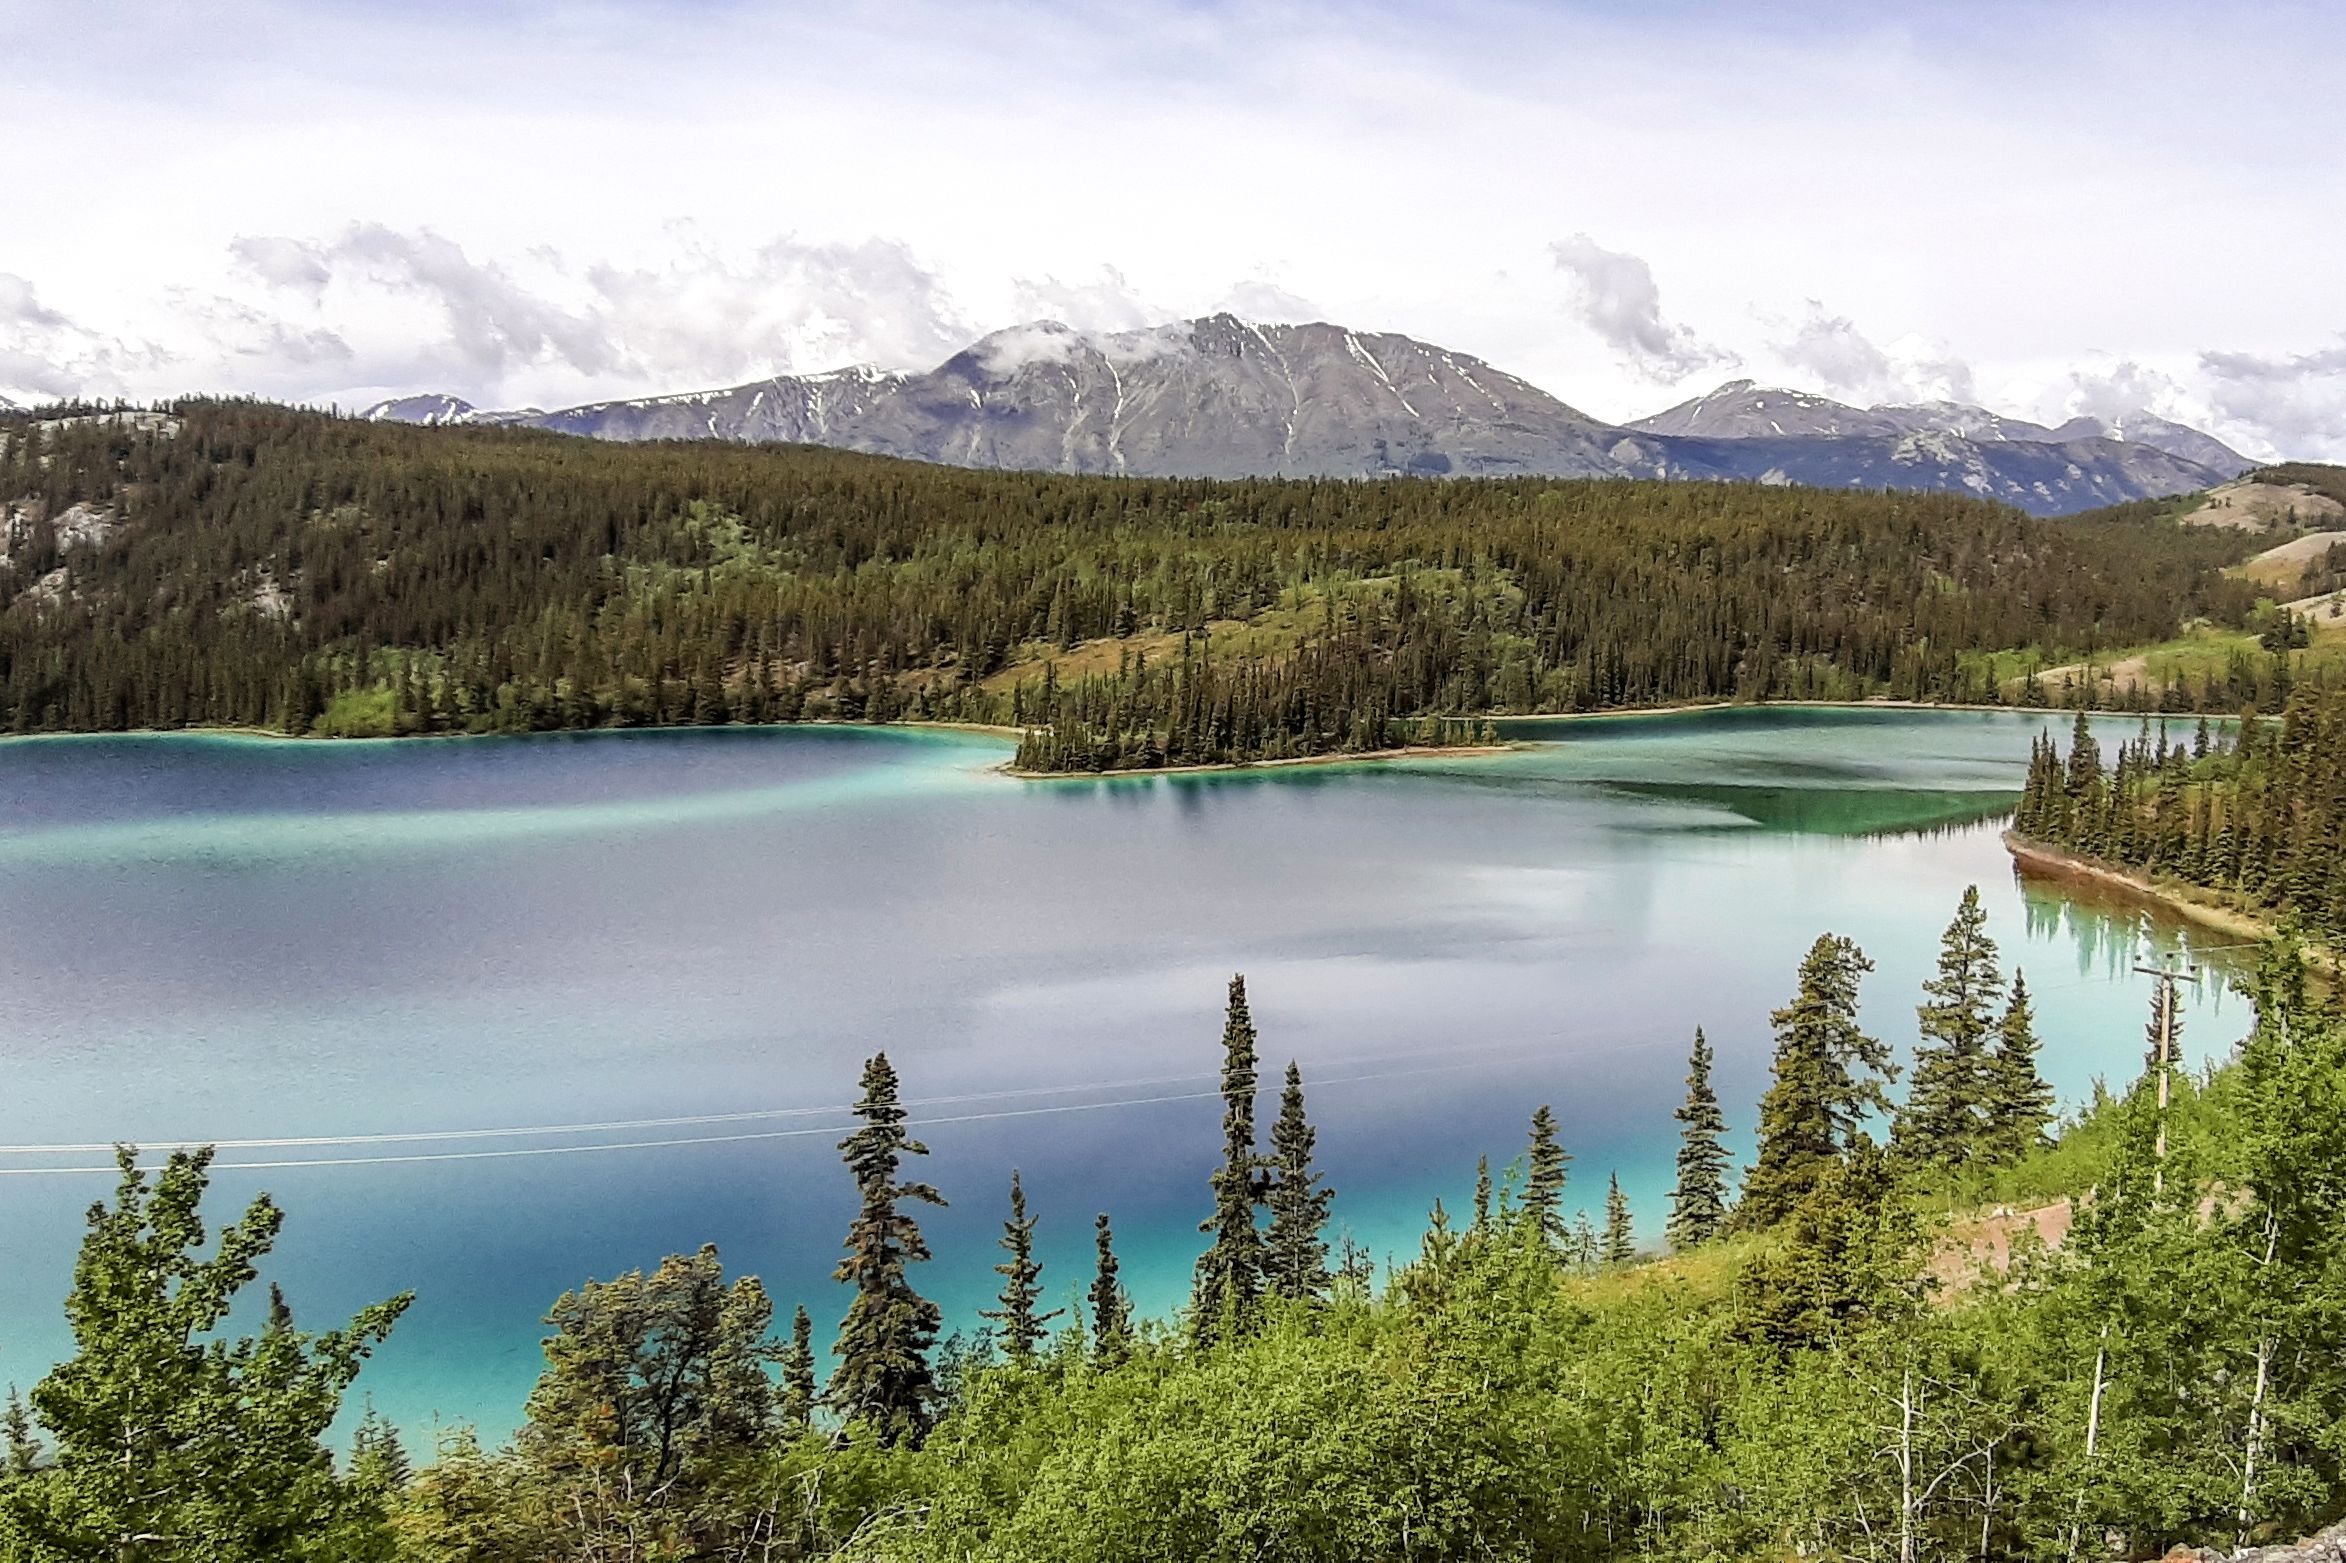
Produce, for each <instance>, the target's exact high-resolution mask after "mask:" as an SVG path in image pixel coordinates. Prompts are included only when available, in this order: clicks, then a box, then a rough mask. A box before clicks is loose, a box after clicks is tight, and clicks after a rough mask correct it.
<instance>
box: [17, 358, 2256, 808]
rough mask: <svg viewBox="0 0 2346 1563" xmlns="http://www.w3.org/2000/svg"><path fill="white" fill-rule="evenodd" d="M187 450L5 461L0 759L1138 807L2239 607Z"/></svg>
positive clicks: (1687, 506) (1514, 545) (2054, 528)
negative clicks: (24, 735)
mask: <svg viewBox="0 0 2346 1563" xmlns="http://www.w3.org/2000/svg"><path fill="white" fill-rule="evenodd" d="M170 411H171V414H172V417H171V418H170V419H168V420H159V419H152V418H149V419H144V420H141V419H137V418H131V417H125V416H120V415H110V416H109V415H89V416H83V417H80V418H73V419H51V420H48V423H47V425H46V427H45V431H44V428H43V426H42V425H39V424H37V423H36V421H35V420H34V419H32V418H30V417H24V416H11V417H9V418H7V419H5V420H0V447H4V448H0V508H4V509H5V511H6V514H7V517H8V525H7V546H6V550H5V553H6V564H5V567H4V568H0V729H5V730H13V731H20V732H21V731H46V730H106V729H121V728H131V727H165V728H168V727H180V726H186V725H191V724H230V725H239V726H251V727H262V728H273V729H277V730H281V731H287V732H294V733H323V734H342V733H347V734H384V733H436V732H487V731H525V730H532V729H546V728H576V727H590V726H603V725H622V726H627V725H644V724H655V723H717V722H736V721H741V722H767V721H795V720H801V719H808V718H830V719H836V720H854V721H893V720H900V719H921V718H927V719H953V720H967V721H980V722H992V723H1006V724H1015V725H1017V726H1020V727H1022V728H1031V729H1035V730H1037V731H1038V732H1042V731H1044V730H1049V736H1047V737H1045V738H1041V739H1038V743H1039V744H1040V745H1041V746H1042V748H1043V750H1044V751H1045V753H1044V754H1043V756H1042V757H1043V758H1044V759H1045V760H1046V761H1047V762H1048V763H1049V764H1051V765H1052V766H1053V767H1054V768H1057V767H1061V766H1075V767H1085V768H1088V767H1094V766H1097V767H1109V768H1112V767H1121V766H1128V765H1137V764H1145V763H1154V762H1155V761H1157V760H1160V759H1167V758H1170V759H1177V760H1181V761H1192V762H1195V761H1220V760H1229V759H1240V758H1260V757H1279V756H1289V755H1307V754H1316V753H1328V752H1337V751H1343V750H1349V749H1357V748H1361V747H1383V746H1387V745H1391V744H1396V743H1404V744H1405V743H1412V742H1419V741H1422V740H1423V736H1424V735H1427V734H1431V735H1433V736H1435V737H1437V738H1442V737H1446V736H1455V732H1456V729H1455V728H1451V727H1445V726H1444V725H1443V724H1441V723H1440V722H1435V723H1433V724H1432V725H1430V726H1428V725H1426V724H1425V723H1424V721H1423V719H1425V718H1441V717H1464V716H1479V715H1481V714H1483V713H1487V712H1494V711H1571V710H1594V709H1605V708H1613V707H1624V706H1640V705H1652V704H1657V703H1663V702H1669V701H1678V700H1695V699H1754V700H1757V699H1842V698H1860V697H1866V696H1874V695H1893V696H1901V697H1906V698H1912V699H1926V700H1958V701H1967V702H1996V701H1999V700H2001V699H2003V698H2004V697H2005V694H2006V692H2007V688H2008V680H2009V679H2010V678H2011V677H2015V676H2017V674H2018V673H2019V672H2020V671H2021V668H2020V667H2018V666H2013V665H1999V663H1998V662H1997V660H1996V659H1995V658H1994V657H1993V656H1992V655H1991V654H1992V653H1996V652H2010V651H2014V650H2018V649H2020V648H2037V650H2038V651H2039V652H2041V653H2042V656H2043V657H2044V658H2057V657H2062V656H2077V655H2082V654H2090V653H2092V652H2094V651H2097V650H2101V649H2106V648H2110V647H2115V646H2122V645H2130V644H2135V643H2140V642H2143V641H2147V640H2156V639H2160V638H2163V637H2165V636H2168V635H2171V634H2173V633H2174V632H2175V631H2176V629H2177V627H2178V626H2179V625H2180V624H2181V623H2182V622H2183V621H2184V620H2185V619H2187V618H2190V617H2194V616H2207V617H2212V618H2214V619H2217V620H2220V621H2222V622H2226V623H2232V622H2239V621H2241V619H2242V616H2243V615H2244V614H2245V613H2246V612H2247V611H2248V609H2249V607H2250V588H2248V587H2247V586H2246V585H2245V584H2244V583H2240V582H2237V581H2232V580H2228V579H2226V578H2224V577H2223V576H2222V575H2221V574H2220V573H2219V570H2218V567H2219V566H2221V565H2224V564H2227V563H2230V562H2232V561H2233V560H2234V559H2235V558H2236V557H2237V556H2238V555H2239V553H2240V552H2241V551H2242V549H2244V548H2245V547H2246V546H2247V545H2246V544H2245V543H2244V542H2243V541H2242V540H2241V539H2239V538H2237V537H2233V536H2228V535H2223V534H2216V533H2211V532H2208V531H2206V530H2192V529H2183V528H2176V527H2172V526H2167V525H2160V524H2152V523H2143V524H2126V523H2106V522H2105V523H2097V524H2084V523H2075V522H2062V521H2040V520H2034V519H2031V518H2029V517H2027V516H2024V515H2022V514H2020V513H2019V512H2018V511H2014V510H2009V509H2005V508H2001V507H1998V506H1994V505H1989V504H1985V503H1981V502H1977V501H1971V500H1965V499H1958V498H1954V497H1950V496H1944V495H1921V494H1877V493H1839V492H1822V491H1814V490H1802V489H1791V488H1776V487H1767V486H1761V485H1705V484H1672V483H1628V482H1561V483H1560V482H1551V481H1535V480H1523V481H1505V482H1500V481H1491V482H1483V481H1476V482H1432V481H1409V480H1394V481H1388V482H1375V483H1357V482H1340V481H1316V482H1312V481H1257V482H1184V481H1158V480H1150V481H1138V480H1123V479H1103V478H1074V477H1061V476H1052V475H1045V474H1029V473H997V472H971V471H962V470H958V469H953V468H945V467H931V466H924V465H920V464H916V463H908V462H897V461H889V460H884V459H880V458H875V457H865V456H858V455H853V454H848V453H844V452H837V451H828V450H815V449H803V448H778V447H763V448H760V447H747V446H740V445H729V444H722V443H717V442H707V443H693V444H651V445H621V444H611V443H602V442H596V441H588V440H573V439H565V438H563V437H560V436H557V435H551V434H545V433H541V432H537V431H525V430H500V429H488V428H457V429H428V428H418V427H412V426H405V425H395V424H372V423H364V422H358V421H353V420H349V419H337V418H331V417H327V416H324V415H320V414H315V413H309V412H302V411H296V410H292V409H287V408H282V407H275V406H268V405H264V404H257V403H248V402H188V403H183V404H179V405H177V406H174V407H173V408H172V409H170ZM2006 660H2007V663H2009V661H2010V659H2006ZM2174 698H2176V699H2187V698H2192V697H2191V695H2190V693H2189V692H2178V693H2177V694H2176V695H2175V696H2174Z"/></svg>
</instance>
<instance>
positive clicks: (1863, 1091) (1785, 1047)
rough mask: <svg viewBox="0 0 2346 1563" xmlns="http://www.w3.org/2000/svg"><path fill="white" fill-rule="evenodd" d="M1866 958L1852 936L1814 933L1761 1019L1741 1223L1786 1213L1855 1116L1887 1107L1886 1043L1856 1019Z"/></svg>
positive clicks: (1853, 1128) (1835, 1153)
mask: <svg viewBox="0 0 2346 1563" xmlns="http://www.w3.org/2000/svg"><path fill="white" fill-rule="evenodd" d="M1873 965H1874V963H1873V962H1872V961H1870V960H1867V959H1866V957H1865V952H1863V951H1862V950H1860V949H1858V947H1857V946H1856V944H1855V943H1854V942H1852V941H1850V940H1848V939H1844V938H1842V937H1840V936H1839V935H1837V934H1825V935H1822V936H1821V937H1819V938H1818V940H1817V942H1816V943H1815V944H1814V945H1812V946H1810V947H1809V952H1808V955H1807V956H1806V958H1804V959H1803V960H1802V961H1801V963H1800V987H1799V991H1798V992H1797V993H1796V994H1795V995H1794V997H1793V1000H1792V1002H1791V1003H1790V1004H1787V1005H1786V1006H1784V1007H1783V1008H1782V1009H1780V1010H1777V1011H1775V1013H1774V1014H1772V1015H1770V1016H1769V1017H1768V1018H1769V1020H1770V1022H1771V1023H1772V1024H1773V1025H1774V1027H1775V1030H1776V1053H1775V1059H1774V1063H1773V1071H1774V1079H1773V1080H1772V1081H1771V1082H1770V1083H1769V1085H1768V1089H1767V1094H1766V1095H1764V1096H1762V1097H1761V1098H1760V1110H1759V1155H1758V1158H1757V1159H1756V1160H1755V1161H1754V1162H1753V1164H1752V1168H1751V1172H1750V1174H1749V1175H1748V1176H1747V1177H1746V1178H1745V1179H1744V1184H1743V1199H1742V1203H1741V1204H1739V1205H1738V1206H1737V1207H1736V1212H1735V1215H1736V1221H1737V1222H1738V1224H1740V1225H1742V1226H1744V1227H1745V1228H1747V1229H1751V1230H1758V1229H1762V1228H1766V1227H1771V1226H1774V1225H1775V1224H1776V1223H1777V1222H1779V1221H1782V1220H1783V1219H1784V1218H1785V1217H1786V1216H1788V1215H1790V1214H1791V1213H1792V1211H1793V1209H1794V1207H1795V1206H1797V1205H1798V1204H1799V1203H1800V1201H1801V1200H1802V1199H1803V1198H1804V1197H1805V1196H1806V1195H1807V1194H1808V1192H1809V1191H1810V1190H1811V1189H1813V1188H1815V1187H1816V1185H1817V1183H1818V1181H1819V1180H1820V1179H1822V1178H1823V1177H1824V1176H1825V1175H1826V1173H1827V1172H1828V1171H1829V1170H1830V1169H1831V1168H1832V1167H1833V1166H1834V1165H1835V1164H1836V1163H1837V1162H1838V1161H1839V1160H1840V1158H1841V1156H1842V1154H1843V1153H1844V1152H1845V1151H1846V1150H1847V1149H1848V1148H1849V1147H1850V1146H1851V1145H1852V1144H1853V1143H1855V1141H1856V1139H1857V1138H1858V1125H1859V1123H1860V1122H1862V1121H1863V1119H1864V1116H1865V1114H1866V1113H1867V1112H1868V1111H1869V1110H1876V1111H1878V1110H1881V1109H1884V1108H1886V1107H1887V1106H1888V1098H1887V1097H1885V1096H1884V1094H1883V1092H1882V1082H1883V1080H1884V1079H1885V1078H1888V1077H1890V1076H1891V1075H1893V1074H1894V1073H1895V1069H1894V1067H1893V1066H1892V1064H1891V1063H1890V1055H1889V1050H1888V1049H1887V1048H1885V1047H1884V1046H1883V1045H1882V1043H1881V1042H1880V1041H1879V1040H1878V1039H1876V1038H1874V1037H1869V1036H1867V1035H1866V1034H1865V1033H1864V1032H1862V1031H1860V1030H1859V1029H1858V1027H1857V985H1858V983H1859V981H1860V980H1861V979H1862V978H1863V977H1864V976H1865V974H1866V973H1867V972H1869V971H1871V970H1873Z"/></svg>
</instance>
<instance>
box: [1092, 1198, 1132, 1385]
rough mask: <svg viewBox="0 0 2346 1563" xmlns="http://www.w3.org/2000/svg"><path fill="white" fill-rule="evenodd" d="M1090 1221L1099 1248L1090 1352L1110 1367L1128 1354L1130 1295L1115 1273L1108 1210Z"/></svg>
mask: <svg viewBox="0 0 2346 1563" xmlns="http://www.w3.org/2000/svg"><path fill="white" fill-rule="evenodd" d="M1092 1225H1093V1237H1094V1240H1095V1241H1096V1242H1097V1244H1098V1246H1099V1251H1100V1262H1099V1268H1098V1270H1097V1271H1096V1272H1094V1274H1093V1276H1092V1289H1091V1305H1092V1355H1093V1357H1094V1358H1095V1359H1096V1360H1097V1361H1098V1362H1099V1364H1100V1366H1102V1367H1106V1368H1112V1367H1114V1366H1116V1365H1117V1364H1118V1363H1120V1362H1122V1361H1124V1360H1125V1359H1126V1358H1127V1357H1129V1356H1131V1355H1132V1299H1131V1298H1130V1297H1128V1296H1126V1295H1125V1291H1124V1285H1123V1283H1122V1282H1121V1281H1119V1280H1118V1279H1117V1277H1116V1270H1117V1265H1116V1236H1115V1234H1114V1233H1113V1232H1111V1231H1110V1230H1109V1229H1108V1213H1107V1212H1106V1211H1104V1210H1103V1211H1101V1212H1100V1214H1099V1218H1098V1220H1096V1221H1095V1222H1094V1223H1093V1224H1092Z"/></svg>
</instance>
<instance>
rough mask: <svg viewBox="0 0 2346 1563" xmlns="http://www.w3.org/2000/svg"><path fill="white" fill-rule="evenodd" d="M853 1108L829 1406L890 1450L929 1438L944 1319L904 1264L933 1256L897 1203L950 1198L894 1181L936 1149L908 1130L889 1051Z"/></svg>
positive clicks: (868, 1075) (870, 1069)
mask: <svg viewBox="0 0 2346 1563" xmlns="http://www.w3.org/2000/svg"><path fill="white" fill-rule="evenodd" d="M854 1111H855V1115H856V1116H857V1117H858V1118H861V1119H862V1120H863V1127H862V1128H860V1129H858V1130H856V1131H855V1132H854V1133H853V1134H851V1135H849V1136H848V1137H847V1138H846V1139H844V1140H841V1141H840V1142H839V1149H840V1151H841V1153H842V1154H843V1156H844V1157H845V1160H846V1162H847V1166H848V1170H849V1171H850V1172H852V1173H853V1174H854V1175H855V1187H856V1192H857V1194H858V1195H859V1196H860V1199H861V1204H860V1206H859V1208H858V1210H857V1212H856V1217H855V1222H854V1224H853V1225H852V1226H850V1227H849V1228H848V1230H847V1243H846V1247H847V1257H846V1258H845V1259H842V1260H841V1261H840V1262H839V1268H838V1269H837V1270H836V1271H834V1272H833V1273H832V1279H834V1280H839V1281H845V1282H848V1283H849V1284H850V1285H852V1286H853V1287H854V1288H855V1300H854V1301H853V1302H852V1303H850V1304H849V1305H848V1308H847V1317H846V1318H845V1319H844V1320H842V1321H841V1322H840V1326H839V1344H838V1346H837V1347H836V1348H835V1350H836V1353H837V1355H838V1358H839V1366H838V1368H837V1370H836V1371H835V1372H833V1373H832V1375H831V1386H830V1392H829V1399H830V1402H831V1404H832V1405H833V1406H835V1407H836V1408H837V1409H838V1411H839V1414H840V1416H841V1417H842V1418H844V1419H845V1420H847V1421H849V1422H860V1423H864V1424H866V1425H868V1426H870V1427H871V1428H872V1429H874V1430H875V1431H876V1432H877V1433H878V1434H879V1437H880V1441H881V1442H882V1443H883V1444H887V1445H891V1446H893V1445H895V1444H899V1443H909V1444H918V1443H919V1442H920V1441H921V1440H922V1439H923V1438H925V1437H927V1436H928V1431H929V1427H930V1424H931V1419H932V1415H933V1411H934V1405H935V1401H936V1397H937V1386H936V1379H935V1377H934V1375H933V1374H932V1372H931V1370H930V1366H929V1348H930V1347H931V1346H933V1345H935V1344H936V1340H937V1331H938V1329H939V1328H940V1327H941V1326H942V1324H943V1316H942V1315H941V1314H940V1313H939V1311H938V1308H937V1305H936V1304H935V1303H933V1302H930V1301H929V1300H928V1299H927V1298H925V1297H923V1296H921V1295H920V1293H918V1292H916V1291H914V1290H913V1288H912V1283H911V1281H910V1280H908V1279H907V1278H906V1276H905V1273H904V1269H905V1266H906V1265H908V1264H915V1263H918V1262H920V1261H922V1260H925V1259H927V1258H928V1257H929V1245H928V1243H927V1241H926V1240H925V1239H924V1238H922V1236H921V1231H920V1224H919V1223H918V1222H916V1221H915V1220H914V1219H913V1218H912V1217H911V1216H910V1215H908V1214H906V1213H905V1212H904V1211H903V1210H901V1209H900V1208H899V1206H900V1205H901V1204H902V1203H904V1202H906V1201H914V1202H918V1203H920V1204H926V1205H940V1206H941V1205H943V1204H944V1203H945V1200H944V1197H943V1196H942V1195H940V1194H939V1193H938V1192H937V1191H936V1190H935V1189H933V1188H931V1187H929V1186H928V1185H927V1184H925V1183H900V1182H898V1181H897V1178H896V1174H897V1168H898V1165H899V1163H900V1162H901V1160H902V1159H903V1158H904V1157H906V1156H926V1155H927V1154H928V1153H929V1148H928V1147H927V1146H925V1145H923V1144H921V1143H920V1142H919V1141H917V1140H915V1139H913V1138H912V1137H911V1136H910V1135H908V1134H906V1133H905V1131H904V1118H905V1113H904V1108H903V1106H902V1105H901V1104H900V1102H899V1101H898V1096H897V1082H896V1071H895V1069H894V1068H892V1067H891V1066H890V1065H889V1063H888V1055H887V1054H885V1053H875V1054H873V1055H872V1058H871V1061H870V1062H868V1063H866V1064H865V1065H864V1070H863V1095H862V1097H861V1098H860V1099H859V1100H858V1101H857V1102H856V1104H855V1109H854Z"/></svg>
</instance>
